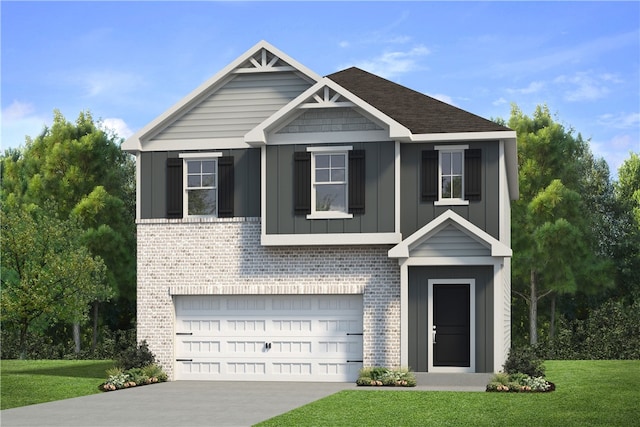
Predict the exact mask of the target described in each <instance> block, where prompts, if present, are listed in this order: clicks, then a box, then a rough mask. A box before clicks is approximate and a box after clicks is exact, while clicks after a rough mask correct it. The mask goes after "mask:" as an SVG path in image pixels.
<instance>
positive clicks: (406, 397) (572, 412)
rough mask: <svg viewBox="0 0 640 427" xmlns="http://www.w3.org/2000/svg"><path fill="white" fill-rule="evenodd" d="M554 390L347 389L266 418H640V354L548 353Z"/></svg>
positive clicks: (345, 421)
mask: <svg viewBox="0 0 640 427" xmlns="http://www.w3.org/2000/svg"><path fill="white" fill-rule="evenodd" d="M545 366H546V367H547V372H546V374H547V375H546V376H547V379H548V380H549V381H552V382H554V383H555V384H556V387H557V388H556V391H554V392H551V393H537V394H533V393H477V392H476V393H469V392H427V391H399V390H384V389H375V390H371V389H370V388H365V389H361V390H360V389H359V390H346V391H342V392H339V393H336V394H334V395H331V396H328V397H326V398H324V399H321V400H318V401H316V402H313V403H310V404H308V405H305V406H303V407H301V408H298V409H295V410H293V411H290V412H287V413H286V414H283V415H280V416H278V417H275V418H272V419H270V420H267V421H265V422H263V423H261V424H258V426H260V427H267V426H328V425H332V426H364V425H366V426H418V425H419V426H464V425H469V426H471V425H473V426H517V425H532V426H540V427H543V426H566V427H571V426H580V427H582V426H590V427H593V426H607V427H610V426H640V405H639V404H638V396H640V394H639V393H638V389H637V387H639V386H640V361H638V360H622V361H620V360H616V361H581V360H580V361H548V362H546V363H545Z"/></svg>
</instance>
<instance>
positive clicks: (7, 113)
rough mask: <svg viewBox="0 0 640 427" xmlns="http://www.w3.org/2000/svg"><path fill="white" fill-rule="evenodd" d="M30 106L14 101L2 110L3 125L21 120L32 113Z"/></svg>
mask: <svg viewBox="0 0 640 427" xmlns="http://www.w3.org/2000/svg"><path fill="white" fill-rule="evenodd" d="M34 110H35V109H34V107H33V105H32V104H30V103H28V102H21V101H17V100H14V101H13V102H12V103H11V105H9V106H8V107H7V108H3V109H2V122H3V124H6V123H12V122H15V121H18V120H22V119H24V118H26V117H27V116H29V115H30V114H31V113H33V111H34Z"/></svg>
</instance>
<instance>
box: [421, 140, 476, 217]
mask: <svg viewBox="0 0 640 427" xmlns="http://www.w3.org/2000/svg"><path fill="white" fill-rule="evenodd" d="M434 148H435V149H434V150H426V151H423V152H422V172H421V187H422V188H421V200H422V201H423V202H433V203H434V204H435V205H467V204H469V201H470V200H480V198H481V197H480V196H481V188H482V172H481V166H482V160H481V159H482V157H481V156H482V152H481V150H480V149H469V147H468V146H467V145H455V146H454V145H442V146H435V147H434Z"/></svg>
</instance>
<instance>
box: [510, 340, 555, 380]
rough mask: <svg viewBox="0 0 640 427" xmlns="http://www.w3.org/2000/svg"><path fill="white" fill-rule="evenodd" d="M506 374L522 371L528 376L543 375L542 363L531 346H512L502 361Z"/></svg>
mask: <svg viewBox="0 0 640 427" xmlns="http://www.w3.org/2000/svg"><path fill="white" fill-rule="evenodd" d="M504 371H505V372H506V373H508V374H515V373H522V374H527V375H529V376H530V377H544V372H545V368H544V363H543V361H542V359H540V358H538V356H537V355H536V352H535V350H534V349H533V348H531V347H520V348H515V349H514V348H512V349H511V351H510V352H509V357H507V360H506V362H505V363H504Z"/></svg>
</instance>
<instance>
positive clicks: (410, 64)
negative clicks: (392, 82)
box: [355, 45, 431, 78]
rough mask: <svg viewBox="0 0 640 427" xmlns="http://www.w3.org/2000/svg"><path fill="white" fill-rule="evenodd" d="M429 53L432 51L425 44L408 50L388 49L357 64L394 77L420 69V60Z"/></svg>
mask: <svg viewBox="0 0 640 427" xmlns="http://www.w3.org/2000/svg"><path fill="white" fill-rule="evenodd" d="M429 53H431V52H430V51H429V49H427V48H426V47H425V46H423V45H417V46H415V47H413V48H412V49H410V50H408V51H397V50H396V51H387V52H384V53H382V54H381V55H379V56H377V57H375V58H373V59H371V60H364V61H360V62H357V63H356V64H355V65H356V67H359V68H362V69H364V70H367V71H369V72H371V73H373V74H377V75H379V76H380V77H384V78H392V77H395V76H397V75H399V74H403V73H406V72H409V71H414V70H416V69H419V68H420V66H419V60H420V59H421V58H423V57H425V56H427V55H429Z"/></svg>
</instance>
